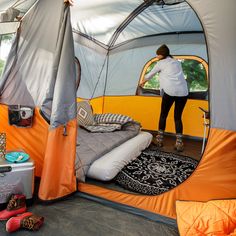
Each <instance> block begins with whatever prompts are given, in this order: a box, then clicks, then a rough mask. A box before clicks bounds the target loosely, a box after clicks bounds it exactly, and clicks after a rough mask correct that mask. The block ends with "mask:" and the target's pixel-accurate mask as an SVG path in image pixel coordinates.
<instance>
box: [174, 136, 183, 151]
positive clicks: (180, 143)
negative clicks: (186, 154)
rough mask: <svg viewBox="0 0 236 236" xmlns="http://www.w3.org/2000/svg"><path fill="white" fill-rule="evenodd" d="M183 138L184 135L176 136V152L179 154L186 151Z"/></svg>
mask: <svg viewBox="0 0 236 236" xmlns="http://www.w3.org/2000/svg"><path fill="white" fill-rule="evenodd" d="M182 137H183V136H182V134H177V135H176V143H175V150H177V151H178V152H183V150H184V143H183V138H182Z"/></svg>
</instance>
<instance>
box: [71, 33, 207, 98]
mask: <svg viewBox="0 0 236 236" xmlns="http://www.w3.org/2000/svg"><path fill="white" fill-rule="evenodd" d="M77 37H79V36H77ZM81 37H82V36H81ZM86 41H87V39H83V40H82V39H81V40H80V41H79V40H77V41H76V43H75V55H76V57H77V58H78V59H79V60H80V63H81V68H82V70H81V72H82V74H81V84H80V87H79V89H78V91H77V96H78V97H81V98H85V99H90V98H94V97H97V96H103V94H105V95H112V96H114V95H135V93H136V90H137V87H138V82H139V79H140V76H141V73H142V69H143V67H144V65H145V64H146V63H147V62H148V61H149V60H150V59H151V58H153V57H155V52H156V49H157V48H158V46H160V45H161V44H163V43H168V46H169V47H170V51H171V53H172V55H195V56H199V57H201V58H203V59H204V60H206V61H207V60H208V59H207V50H206V44H205V38H204V36H203V35H202V34H193V35H189V34H183V35H175V34H174V35H161V36H158V35H157V36H153V37H150V38H149V37H146V38H141V39H139V40H135V41H132V42H130V43H127V44H125V45H122V46H120V47H118V48H115V49H113V50H111V51H109V54H108V56H107V57H106V54H107V53H108V51H107V52H106V50H105V49H103V50H101V49H100V47H99V46H98V45H96V44H92V45H91V44H88V43H87V44H86ZM96 47H97V49H96ZM99 49H100V50H99ZM107 63H108V64H107ZM118 68H119V69H118ZM120 68H121V69H120Z"/></svg>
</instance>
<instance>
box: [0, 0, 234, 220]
mask: <svg viewBox="0 0 236 236" xmlns="http://www.w3.org/2000/svg"><path fill="white" fill-rule="evenodd" d="M58 2H59V1H58ZM199 2H202V1H199ZM208 2H209V1H208ZM218 2H219V1H217V3H218ZM208 4H209V5H211V4H210V3H208ZM218 4H219V3H218ZM232 4H233V3H232ZM63 7H64V4H63V3H55V4H54V3H53V1H48V0H47V1H46V0H38V1H35V0H28V1H24V0H18V1H16V0H8V1H1V3H0V13H1V19H0V35H1V36H0V42H1V44H0V50H1V51H0V59H1V61H0V63H1V68H0V73H1V70H3V77H2V79H1V80H0V91H1V98H0V103H1V106H0V119H1V129H0V132H4V133H6V134H7V144H6V145H7V146H6V149H7V150H15V149H19V148H21V149H23V150H25V151H26V152H27V153H29V155H30V156H31V158H32V159H33V160H34V162H35V167H36V169H35V175H36V176H38V177H41V183H40V184H41V185H42V186H43V187H42V186H41V187H40V190H39V195H40V198H41V199H43V200H44V199H46V200H52V199H55V198H60V197H63V196H65V195H67V194H69V193H71V192H75V191H76V190H79V193H80V194H81V196H83V197H88V198H91V199H93V200H97V201H101V202H102V201H103V200H101V199H104V201H105V200H107V201H109V202H114V204H119V203H120V205H123V206H126V208H127V207H131V208H132V209H136V208H137V209H140V210H143V211H144V212H151V213H155V214H160V215H163V216H164V218H165V217H167V218H168V219H171V220H172V219H175V218H176V212H175V207H174V203H175V201H176V200H202V201H204V200H209V199H211V198H214V194H215V192H217V191H218V190H216V189H217V186H216V187H215V188H213V189H214V190H212V191H210V192H209V195H208V194H203V193H202V195H201V194H199V197H196V195H195V194H196V193H197V192H198V191H199V190H200V189H201V186H202V187H203V188H205V187H206V188H207V186H208V184H207V183H205V185H204V184H203V185H201V184H202V182H203V177H202V175H201V173H203V172H204V171H205V170H206V169H207V168H206V169H204V164H205V163H207V164H206V166H210V165H211V167H209V170H210V169H211V168H212V169H213V168H214V165H215V162H214V164H212V163H211V164H209V163H208V160H209V156H211V155H213V154H212V146H213V144H214V145H215V143H214V142H213V141H212V145H209V148H208V151H207V153H206V155H205V156H206V158H205V162H204V161H203V160H202V159H204V153H205V152H204V148H205V147H206V145H205V141H206V140H208V142H209V139H208V138H209V135H210V133H209V129H208V127H209V120H207V119H205V118H206V117H205V115H206V112H204V111H203V110H205V111H208V110H209V104H208V102H209V99H210V95H211V94H209V89H210V87H209V84H210V83H209V76H208V74H210V73H208V70H209V71H210V69H211V68H210V67H209V69H208V64H209V55H208V52H209V51H208V42H207V35H206V28H205V27H204V24H203V22H202V20H200V19H202V15H201V14H200V13H201V12H200V10H199V9H201V7H200V3H196V1H195V2H194V1H193V0H189V1H185V0H165V1H163V0H144V1H143V0H127V1H122V0H97V1H86V0H76V1H74V4H73V6H71V7H70V12H69V13H68V14H67V13H64V18H63V17H62V8H63ZM57 8H58V9H57ZM209 9H210V8H209ZM52 11H53V12H54V17H53V18H54V19H53V20H51V18H52V17H51V12H52ZM197 12H198V13H199V12H200V13H199V14H200V16H199V15H198V14H197ZM66 14H67V15H66ZM202 14H203V13H202ZM36 17H38V18H36ZM60 17H61V18H60ZM62 18H63V20H60V19H62ZM67 19H69V20H67ZM55 22H56V23H55ZM58 22H59V23H60V24H61V25H62V26H61V25H60V24H59V23H58ZM68 22H69V23H68ZM27 23H28V24H27ZM29 24H30V25H29ZM70 24H71V31H70V28H69V26H70ZM68 25H69V26H68ZM54 26H55V27H54ZM19 27H20V28H19ZM36 27H37V28H36ZM60 27H61V28H62V30H60V29H61V28H60ZM63 27H64V28H63ZM68 28H69V30H68ZM18 29H21V30H18ZM57 29H58V31H56V30H57ZM52 31H53V32H52ZM54 31H55V32H54ZM62 31H63V32H62ZM16 32H17V33H16ZM70 33H71V36H72V35H73V41H72V39H71V38H70ZM18 35H19V37H20V39H19V40H18V41H17V36H18ZM61 35H63V37H62V36H61ZM15 36H16V37H15ZM53 40H55V41H56V43H55V45H54V44H53ZM15 42H19V45H18V44H16V43H15ZM58 42H60V43H61V44H60V45H61V46H60V47H59V46H58V45H59V43H58ZM71 42H72V43H71ZM72 44H73V45H72ZM162 44H167V45H168V47H169V48H170V52H171V55H173V56H174V57H175V58H176V59H178V60H179V61H180V62H181V64H182V68H183V71H184V75H185V78H186V81H187V83H188V87H189V98H188V101H187V104H186V107H185V109H184V112H183V116H182V119H183V126H184V130H183V135H184V140H185V141H186V150H185V151H184V152H183V153H182V155H185V156H189V158H190V159H192V158H193V159H195V160H197V161H199V160H200V159H201V158H202V159H201V162H200V164H201V163H202V165H201V166H200V165H199V164H198V163H197V164H196V165H195V167H196V168H197V169H198V171H199V172H196V174H195V176H192V173H190V176H191V178H192V182H191V181H189V179H186V181H184V184H185V182H186V184H185V185H184V184H183V183H181V184H180V186H175V188H174V189H171V191H168V192H167V193H164V194H163V193H162V194H160V195H159V196H157V195H154V196H145V195H141V194H140V193H139V194H137V193H131V192H130V191H127V190H122V188H121V187H117V185H114V183H113V182H111V181H107V183H105V182H104V181H97V180H93V179H89V181H88V183H87V182H85V183H84V182H79V183H78V185H77V181H76V178H75V176H74V168H75V159H76V158H75V156H76V155H75V152H76V150H75V149H76V148H75V147H76V136H77V134H76V133H77V128H78V124H77V121H76V105H74V100H76V101H77V102H80V101H81V100H89V102H90V104H91V105H92V109H93V113H94V114H107V113H112V114H122V115H124V116H128V117H131V118H132V119H133V120H134V121H137V122H139V123H140V124H141V131H143V132H146V133H151V134H153V135H154V136H155V133H156V131H157V129H158V119H159V115H160V107H161V96H160V89H159V82H158V77H155V76H154V77H153V78H152V79H151V80H150V82H148V83H146V84H145V86H144V87H140V86H139V83H140V82H141V81H142V80H143V79H144V75H145V74H146V73H147V72H148V71H150V69H151V68H152V67H153V66H154V65H155V63H156V57H155V52H156V49H157V48H158V47H159V46H160V45H162ZM16 45H17V46H16ZM68 45H69V46H68ZM10 48H11V49H10ZM54 48H55V50H54ZM58 48H59V49H60V54H59V53H58ZM65 49H68V50H65ZM14 50H16V51H17V53H16V51H14ZM9 51H10V53H9ZM8 54H9V56H8ZM16 54H17V55H18V60H17V62H16V63H15V61H14V60H12V58H14V55H16ZM25 55H27V56H25ZM58 55H60V56H58ZM7 57H8V59H7ZM58 58H59V59H58ZM63 58H65V59H63ZM68 58H69V59H68ZM14 63H15V64H14ZM55 63H57V64H56V66H55ZM5 64H6V65H5ZM72 64H73V65H72ZM4 65H5V68H4V69H3V66H4ZM8 65H10V66H8ZM12 65H14V66H15V67H12ZM49 67H50V68H49ZM12 68H14V70H12ZM52 68H54V69H55V68H56V69H55V70H52ZM19 74H20V76H18V77H20V79H18V77H17V75H19ZM51 74H53V76H54V75H55V74H56V76H55V77H54V78H56V79H55V81H56V80H59V79H58V78H64V80H61V81H63V82H62V83H60V84H59V83H57V82H55V81H54V82H52V83H51V82H50V86H48V80H47V79H48V76H49V75H51ZM212 74H213V73H212ZM16 78H17V81H20V82H17V83H16V84H15V87H14V86H11V83H14V82H12V81H14V80H15V79H16ZM32 78H34V80H32ZM65 79H66V80H65ZM6 81H10V82H9V83H7V82H6ZM22 81H26V83H24V86H25V87H24V88H23V87H21V86H23V85H22ZM9 84H10V85H9ZM52 84H53V91H52V89H51V88H52V86H51V85H52ZM54 85H55V86H54ZM19 88H22V89H21V91H20V92H19V90H20V89H19ZM23 89H24V90H23ZM54 90H55V91H59V92H54ZM22 91H23V92H22ZM51 92H52V93H51ZM22 93H24V94H22ZM9 94H10V95H9ZM28 94H29V95H28ZM214 95H215V94H214ZM63 99H64V100H63ZM62 102H64V103H63V106H62ZM214 102H216V101H215V100H214ZM64 104H68V106H67V107H65V105H64ZM9 105H24V106H32V107H34V118H33V125H32V127H28V128H24V129H22V128H17V127H15V126H12V125H10V124H9V120H8V106H9ZM62 107H63V108H62ZM199 107H200V108H202V109H203V110H202V109H199ZM60 109H61V110H60ZM225 109H226V108H225ZM173 111H174V109H173V108H172V109H171V111H170V114H169V116H168V119H167V124H166V133H167V139H168V138H169V140H171V141H170V143H171V145H167V147H166V148H164V149H162V150H164V151H165V152H174V153H176V152H175V151H174V150H173V145H172V144H173V138H174V137H175V126H174V112H173ZM213 111H214V110H213ZM213 113H214V112H213ZM65 114H68V116H65ZM213 116H214V114H213ZM215 117H216V115H215ZM74 120H75V122H74ZM216 120H217V118H215V120H214V121H215V122H216ZM65 124H66V125H65ZM215 127H219V126H215ZM54 131H55V132H54ZM58 132H59V133H60V135H61V133H63V134H64V136H68V138H67V139H68V141H66V142H65V141H64V139H65V138H58V139H57V141H55V137H57V135H59V134H58ZM82 132H84V131H83V130H82V131H81V130H78V137H80V133H82ZM214 132H215V131H214ZM214 132H213V131H212V133H211V137H213V136H214V135H215V133H214ZM234 137H235V136H234ZM53 138H54V141H52V140H53ZM222 138H223V137H222ZM188 140H189V141H188ZM149 141H150V142H151V141H153V140H149ZM64 142H65V143H64ZM150 142H149V144H150ZM149 144H147V146H148V145H149ZM79 145H80V144H78V143H77V146H79ZM152 145H153V146H154V147H155V142H154V144H152ZM207 145H208V143H207ZM145 148H146V147H145ZM69 149H70V151H69V152H68V150H69ZM216 154H217V153H216ZM217 155H218V154H217ZM217 155H216V156H217ZM51 156H53V157H54V160H53V158H51ZM55 156H57V157H58V158H59V156H60V161H58V162H59V163H56V164H55ZM61 156H63V157H62V158H61ZM70 156H74V157H72V158H68V157H70ZM66 157H67V159H66ZM63 158H64V159H66V160H64V161H62V160H63ZM69 165H71V166H72V167H71V166H69ZM52 166H54V169H53V171H51V168H52ZM65 166H66V167H65ZM56 168H62V169H63V171H61V173H60V174H59V173H56V171H57V170H55V169H56ZM217 168H218V167H217ZM68 170H69V172H68ZM193 171H194V170H193ZM201 171H202V172H201ZM50 173H51V174H50ZM67 173H69V174H68V175H67ZM198 173H199V174H198ZM52 175H53V179H54V180H53V181H52V182H51V183H49V179H50V176H52ZM59 175H64V176H65V175H67V177H66V178H64V179H63V181H65V182H63V183H61V182H60V181H61V176H59ZM46 176H47V178H45V177H46ZM205 177H206V178H207V175H206V176H205ZM205 177H204V178H205ZM198 178H200V180H201V181H198ZM65 179H66V180H65ZM234 180H235V179H234ZM212 181H213V182H214V180H212ZM55 183H56V184H55ZM200 183H201V184H200ZM61 184H63V185H64V186H63V188H64V189H63V190H62V191H61V190H60V191H59V193H57V194H54V192H53V193H52V194H51V193H50V194H51V195H50V194H48V193H45V192H47V191H45V189H50V188H52V185H54V187H53V188H55V189H56V187H58V186H61ZM71 186H72V187H71ZM188 186H190V187H191V188H190V189H193V188H194V186H197V187H196V188H195V190H194V191H193V192H192V193H189V191H187V190H186V189H187V188H188ZM183 189H185V190H183ZM186 191H187V194H186ZM226 192H227V194H226ZM224 194H226V195H224ZM232 194H233V193H232ZM216 195H217V194H216ZM229 195H230V194H228V190H225V192H224V191H223V192H222V193H221V194H219V195H217V196H216V197H218V196H219V197H220V198H224V196H227V197H228V196H229ZM230 196H231V195H230ZM96 197H98V198H96ZM99 199H100V200H99ZM140 201H141V202H140ZM160 203H161V204H162V206H160ZM130 211H131V212H135V210H130ZM139 214H141V213H139ZM142 214H143V215H145V213H142ZM146 215H147V214H146ZM171 220H166V219H164V220H163V221H167V222H169V223H172V221H171Z"/></svg>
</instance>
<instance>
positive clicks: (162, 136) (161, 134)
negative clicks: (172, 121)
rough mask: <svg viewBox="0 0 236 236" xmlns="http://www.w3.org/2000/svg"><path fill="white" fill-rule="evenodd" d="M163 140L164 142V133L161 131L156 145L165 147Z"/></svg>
mask: <svg viewBox="0 0 236 236" xmlns="http://www.w3.org/2000/svg"><path fill="white" fill-rule="evenodd" d="M163 140H164V131H163V130H159V131H158V133H157V136H156V145H157V146H158V147H163Z"/></svg>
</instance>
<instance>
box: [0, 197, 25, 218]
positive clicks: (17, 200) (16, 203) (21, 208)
mask: <svg viewBox="0 0 236 236" xmlns="http://www.w3.org/2000/svg"><path fill="white" fill-rule="evenodd" d="M24 212H26V203H25V195H22V194H14V195H12V196H11V197H10V200H9V202H8V204H7V208H6V209H5V210H3V211H0V220H8V219H9V218H10V217H12V216H15V215H18V214H21V213H24Z"/></svg>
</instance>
